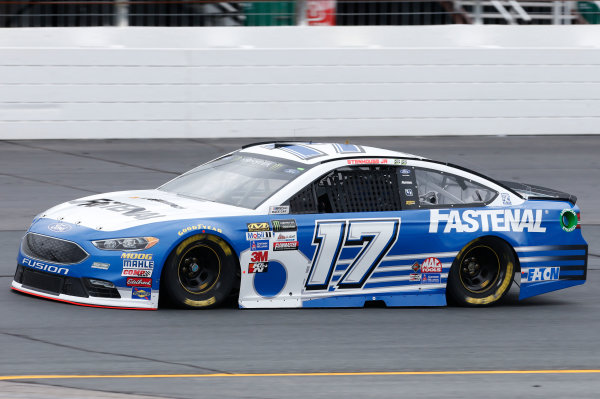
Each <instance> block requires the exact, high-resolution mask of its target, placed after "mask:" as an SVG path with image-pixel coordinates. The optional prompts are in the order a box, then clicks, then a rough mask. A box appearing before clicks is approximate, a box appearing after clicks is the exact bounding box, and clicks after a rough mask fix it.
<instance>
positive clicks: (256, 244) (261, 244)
mask: <svg viewBox="0 0 600 399" xmlns="http://www.w3.org/2000/svg"><path fill="white" fill-rule="evenodd" d="M263 249H266V250H268V249H269V241H267V240H263V241H252V242H251V243H250V251H260V250H263Z"/></svg>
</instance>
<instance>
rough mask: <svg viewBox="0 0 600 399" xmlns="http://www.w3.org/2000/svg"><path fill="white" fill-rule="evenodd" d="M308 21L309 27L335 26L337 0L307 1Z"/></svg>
mask: <svg viewBox="0 0 600 399" xmlns="http://www.w3.org/2000/svg"><path fill="white" fill-rule="evenodd" d="M306 20H307V21H308V24H309V25H313V26H315V25H329V26H332V25H335V0H307V1H306Z"/></svg>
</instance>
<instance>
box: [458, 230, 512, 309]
mask: <svg viewBox="0 0 600 399" xmlns="http://www.w3.org/2000/svg"><path fill="white" fill-rule="evenodd" d="M514 272H515V256H514V254H513V251H512V249H511V247H510V246H509V245H508V244H507V243H506V242H504V241H502V240H500V239H498V238H493V237H486V238H478V239H476V240H474V241H472V242H471V243H469V244H468V245H467V246H466V247H465V248H463V249H462V250H461V251H460V252H459V253H458V256H457V257H456V259H455V261H454V263H453V264H452V268H451V269H450V273H449V274H448V286H447V293H448V296H449V299H452V300H453V301H454V302H456V303H457V304H458V305H466V306H482V305H483V306H485V305H492V304H495V303H497V302H498V301H499V300H500V299H502V297H503V296H504V295H506V293H507V292H508V290H509V289H510V286H511V284H512V281H513V276H514Z"/></svg>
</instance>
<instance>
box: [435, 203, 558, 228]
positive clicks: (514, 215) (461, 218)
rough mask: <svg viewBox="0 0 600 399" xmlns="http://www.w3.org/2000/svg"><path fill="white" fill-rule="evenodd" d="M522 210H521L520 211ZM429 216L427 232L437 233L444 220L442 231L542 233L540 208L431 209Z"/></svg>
mask: <svg viewBox="0 0 600 399" xmlns="http://www.w3.org/2000/svg"><path fill="white" fill-rule="evenodd" d="M521 211H523V212H521ZM429 212H430V218H429V232H430V233H437V232H438V230H439V227H440V223H443V222H446V225H445V226H444V230H443V232H444V233H451V232H456V233H472V232H475V231H478V230H481V231H514V232H523V231H528V232H530V233H544V232H546V228H545V227H542V226H541V224H542V213H543V212H542V210H541V209H537V210H535V214H534V210H532V209H504V210H500V209H498V210H492V209H490V210H473V209H468V210H466V211H462V212H461V211H459V210H451V211H449V212H448V211H441V210H437V209H432V210H430V211H429Z"/></svg>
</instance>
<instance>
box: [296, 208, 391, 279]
mask: <svg viewBox="0 0 600 399" xmlns="http://www.w3.org/2000/svg"><path fill="white" fill-rule="evenodd" d="M399 230H400V219H399V218H398V219H375V220H351V221H347V220H327V221H317V224H316V226H315V232H314V238H313V245H316V246H317V249H316V251H315V255H314V257H313V260H312V266H311V269H310V273H309V275H308V278H307V281H306V285H305V286H306V289H307V290H325V289H328V287H329V284H330V282H331V276H332V274H333V271H334V269H335V267H336V265H337V263H338V259H339V256H340V252H341V250H342V248H344V247H354V246H361V247H362V249H361V250H360V252H359V253H358V254H357V255H356V257H355V258H354V259H353V260H352V263H351V264H350V266H349V267H348V268H347V269H346V272H345V273H344V275H343V276H342V277H341V278H340V279H339V280H338V281H337V283H336V285H337V287H338V288H361V287H362V286H363V285H364V283H365V282H366V281H367V279H368V278H369V277H370V276H371V274H372V273H373V270H375V268H376V267H377V265H379V263H380V262H381V259H382V258H383V257H384V256H385V255H386V254H387V253H388V251H389V250H390V249H391V248H392V246H393V245H394V243H395V242H396V240H397V239H398V231H399Z"/></svg>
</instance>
